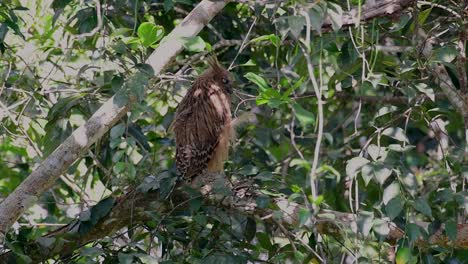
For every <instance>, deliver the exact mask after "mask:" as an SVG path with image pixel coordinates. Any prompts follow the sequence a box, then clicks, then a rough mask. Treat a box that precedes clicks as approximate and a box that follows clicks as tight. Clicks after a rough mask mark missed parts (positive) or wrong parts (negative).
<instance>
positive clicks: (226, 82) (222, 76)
mask: <svg viewBox="0 0 468 264" xmlns="http://www.w3.org/2000/svg"><path fill="white" fill-rule="evenodd" d="M208 64H209V65H210V69H208V74H209V75H210V78H211V79H212V80H213V81H214V82H215V83H216V84H217V85H218V86H219V87H221V88H222V89H223V90H224V92H226V93H229V94H232V88H233V87H232V86H233V83H232V76H231V74H230V73H229V71H228V70H226V69H225V68H224V67H223V66H222V65H221V64H220V63H219V62H218V60H217V59H216V57H215V56H212V57H209V58H208Z"/></svg>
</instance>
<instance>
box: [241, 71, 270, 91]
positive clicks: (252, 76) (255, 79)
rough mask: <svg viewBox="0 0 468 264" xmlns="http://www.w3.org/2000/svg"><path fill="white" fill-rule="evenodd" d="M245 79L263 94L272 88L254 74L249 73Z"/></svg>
mask: <svg viewBox="0 0 468 264" xmlns="http://www.w3.org/2000/svg"><path fill="white" fill-rule="evenodd" d="M244 77H245V78H247V80H249V81H251V82H253V83H254V84H256V85H257V86H258V88H260V91H262V92H265V91H266V90H268V89H270V86H269V85H268V83H267V82H266V81H265V79H263V78H262V77H260V76H259V75H257V74H255V73H253V72H248V73H247V74H245V75H244Z"/></svg>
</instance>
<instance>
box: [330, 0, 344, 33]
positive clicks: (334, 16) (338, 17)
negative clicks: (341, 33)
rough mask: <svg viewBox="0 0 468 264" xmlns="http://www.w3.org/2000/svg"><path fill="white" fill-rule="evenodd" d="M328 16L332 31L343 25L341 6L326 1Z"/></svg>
mask: <svg viewBox="0 0 468 264" xmlns="http://www.w3.org/2000/svg"><path fill="white" fill-rule="evenodd" d="M327 4H328V9H327V11H328V17H329V18H330V20H331V23H332V28H333V31H338V30H339V29H340V28H341V27H342V26H343V9H342V8H341V6H339V5H337V4H335V3H331V2H327Z"/></svg>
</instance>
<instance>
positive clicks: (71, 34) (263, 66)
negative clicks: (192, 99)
mask: <svg viewBox="0 0 468 264" xmlns="http://www.w3.org/2000/svg"><path fill="white" fill-rule="evenodd" d="M239 2H242V1H239ZM244 2H248V1H244ZM254 2H255V1H252V2H250V3H229V4H228V5H227V6H226V7H225V8H224V9H223V10H222V12H221V13H219V14H218V15H217V16H216V17H215V19H214V20H213V21H211V23H210V25H209V26H208V27H206V28H205V29H204V30H203V31H202V32H201V33H200V34H199V36H197V37H194V38H187V39H184V40H183V41H184V47H185V50H184V51H183V53H181V54H180V55H178V56H177V58H176V59H175V60H174V61H173V62H172V63H171V65H169V66H168V67H167V68H166V69H165V71H166V73H165V74H161V75H160V76H156V78H155V79H154V80H151V81H150V82H149V84H148V89H146V90H145V89H144V87H145V85H147V83H148V80H146V79H145V78H143V79H142V78H141V75H138V73H140V72H144V71H146V70H147V69H148V67H147V66H146V65H145V60H146V59H147V57H148V56H149V55H150V54H151V52H152V51H153V50H154V49H156V48H157V47H158V45H159V43H160V42H161V41H164V39H163V38H164V36H166V35H167V34H168V33H169V32H171V30H172V29H174V27H175V26H176V25H178V24H179V23H180V22H181V20H182V19H183V18H184V17H185V16H186V15H187V14H188V12H190V11H191V10H192V9H193V7H194V6H195V5H196V4H197V3H198V1H193V0H165V1H156V0H144V1H142V0H138V1H127V0H95V1H90V0H82V1H76V0H54V1H52V0H41V1H26V0H10V1H2V2H1V3H0V52H1V54H0V75H1V77H2V78H1V79H0V120H1V123H0V199H1V197H6V196H8V194H9V193H11V192H12V191H13V190H14V189H15V188H16V187H17V186H18V185H19V184H20V183H21V182H22V181H23V180H24V179H25V178H26V177H27V176H28V175H29V173H31V172H32V171H34V170H35V169H36V168H37V166H38V164H39V163H40V162H41V160H43V159H44V158H45V157H46V156H48V155H49V154H50V153H51V152H52V151H53V150H54V149H55V148H56V147H57V146H59V145H60V144H61V142H62V141H63V140H64V139H65V138H66V137H68V136H69V135H70V134H71V132H72V131H73V130H74V129H75V128H77V127H78V126H80V125H82V124H84V122H86V120H87V119H88V118H89V117H90V116H91V115H92V114H93V113H94V112H95V111H96V110H97V109H98V108H99V106H100V105H101V104H102V103H103V102H104V101H105V100H107V99H108V98H109V97H110V96H112V95H114V94H117V95H118V96H121V97H125V96H127V95H128V94H135V95H137V99H138V102H137V103H136V104H134V105H133V107H132V109H131V111H130V112H129V114H128V115H127V116H125V117H124V118H122V120H121V121H120V122H119V123H118V124H117V125H116V126H114V127H113V128H112V129H111V130H110V132H109V133H107V134H106V135H105V137H103V138H101V139H100V140H99V141H98V143H97V144H94V145H93V146H92V147H91V149H90V150H89V151H88V152H87V153H85V154H84V155H83V156H82V157H81V158H80V159H79V160H78V161H77V162H75V163H74V165H73V166H72V167H70V168H68V169H67V171H66V173H64V174H63V175H62V176H61V177H60V180H59V181H58V182H57V183H56V184H55V185H54V187H53V188H52V189H50V190H49V191H48V192H46V193H44V194H43V195H42V197H41V199H40V200H39V201H32V203H33V204H34V205H33V206H32V207H31V209H30V210H29V211H28V213H27V214H25V215H23V216H22V218H21V219H20V220H19V221H18V223H17V224H15V225H14V226H13V228H12V230H11V231H10V232H9V233H8V234H7V241H6V243H5V245H4V248H3V249H4V250H5V251H7V250H12V251H13V252H14V253H15V256H16V259H17V261H18V263H28V262H30V261H31V255H32V254H39V253H37V252H31V251H27V250H25V249H26V246H25V245H27V244H28V243H30V242H31V241H39V243H40V244H41V245H42V246H43V247H45V248H47V247H48V246H50V245H51V244H53V243H59V241H60V239H66V238H44V237H42V236H43V235H44V234H47V233H48V232H50V231H51V230H54V229H56V228H57V225H60V224H66V223H68V222H70V221H72V220H74V219H77V218H78V223H79V224H80V228H79V231H77V232H88V231H89V230H92V227H93V225H94V224H95V223H96V222H97V221H98V220H99V219H101V218H103V217H105V215H106V213H107V212H108V211H109V210H110V208H111V207H112V199H109V198H108V199H105V198H106V197H110V196H118V195H121V194H123V193H125V192H126V190H127V189H128V187H129V186H139V187H140V188H146V190H149V189H151V188H154V187H155V185H157V186H156V187H157V188H160V189H161V192H163V193H168V192H170V191H171V188H172V186H173V183H174V182H175V179H176V176H175V169H174V160H173V156H174V143H173V140H172V137H171V134H170V132H169V126H170V124H171V121H172V118H173V116H174V112H175V109H176V106H177V104H178V102H179V101H180V100H181V98H182V96H183V95H184V93H185V91H186V89H187V88H188V87H189V86H190V84H191V81H193V80H194V79H195V78H196V76H197V75H198V74H199V73H201V72H202V71H203V70H204V69H206V67H207V64H206V63H205V62H206V58H207V56H210V55H213V54H214V55H216V56H217V58H218V60H219V61H220V62H221V63H222V64H224V65H225V66H226V67H229V66H230V65H231V63H232V67H231V72H232V74H233V76H234V78H235V80H236V91H235V96H234V97H233V105H232V112H233V115H234V116H240V115H241V114H242V113H244V112H249V111H250V112H253V113H255V120H251V121H252V122H248V123H246V124H243V125H241V126H240V127H239V128H238V129H237V139H236V140H235V143H234V148H233V150H232V151H231V153H230V158H229V161H228V162H227V163H226V174H227V175H228V176H229V177H231V179H233V180H236V179H237V180H242V179H246V178H250V179H253V180H254V182H255V185H256V186H257V187H258V188H259V190H260V192H261V193H262V195H260V196H259V197H257V199H256V202H257V204H258V206H259V207H261V208H270V209H272V210H273V212H274V213H273V214H272V215H270V216H268V217H265V216H258V215H257V216H253V215H243V214H238V213H233V212H232V211H230V210H229V209H225V208H221V207H217V206H216V205H205V204H204V203H203V202H202V198H200V197H199V196H196V194H194V196H193V197H192V198H191V199H190V200H188V201H187V204H188V207H187V208H186V210H182V211H180V210H179V211H176V212H171V213H167V214H163V215H161V214H157V213H155V212H148V215H149V216H150V218H149V219H148V221H146V222H145V223H144V224H141V225H140V224H138V225H133V224H131V223H130V224H129V226H128V228H127V229H125V230H120V231H119V232H117V233H115V234H109V236H108V237H103V238H102V239H100V240H97V241H93V242H92V243H89V244H87V245H84V246H82V247H77V249H76V250H75V251H74V254H73V255H71V256H67V258H65V259H61V260H60V261H62V262H70V261H71V262H73V263H75V262H76V263H94V262H96V261H102V262H104V263H117V262H120V263H132V262H135V263H140V262H145V263H154V261H156V260H157V261H165V262H164V263H182V262H185V263H245V262H247V261H250V262H252V263H254V262H258V263H262V262H267V263H285V262H291V263H317V262H321V260H326V261H327V262H330V263H338V262H340V261H345V262H348V261H353V260H354V259H355V258H357V261H358V262H366V263H367V262H369V263H370V262H393V261H395V259H396V261H397V262H398V263H416V262H424V263H462V262H463V259H465V260H466V259H467V258H468V256H467V255H466V251H463V250H462V249H457V248H455V247H453V245H452V240H455V239H456V237H457V223H458V224H460V223H465V221H466V220H465V219H466V207H465V205H466V204H467V196H466V191H465V185H466V179H467V175H468V167H467V166H466V159H467V158H466V157H467V155H466V153H467V152H466V140H465V131H464V122H463V118H462V116H463V113H460V112H459V111H457V109H456V108H455V107H454V106H453V105H452V104H451V101H450V100H448V99H447V97H446V94H445V93H443V90H442V89H441V86H442V85H441V84H440V79H439V78H440V76H438V75H437V74H435V72H434V68H433V66H434V65H437V64H439V65H443V66H444V67H445V70H446V71H447V72H448V76H449V80H450V81H451V82H452V83H453V85H454V88H455V89H456V90H457V91H464V90H465V89H466V88H465V87H466V85H467V80H466V36H467V35H468V33H467V32H466V28H467V18H466V17H467V9H466V1H465V3H462V2H463V1H443V0H437V1H436V0H434V1H432V2H434V3H436V5H432V4H431V3H430V2H427V1H414V4H412V5H411V6H409V7H408V8H407V9H405V10H403V11H401V12H400V13H399V14H397V15H391V16H383V17H380V18H375V19H372V20H366V21H364V22H363V23H362V24H358V25H351V26H349V25H343V24H346V23H348V22H347V21H345V20H344V17H345V16H344V14H345V13H346V11H348V10H350V9H353V8H354V9H356V10H360V11H362V14H361V12H357V13H356V15H357V16H361V15H362V16H363V19H364V18H365V15H367V14H365V13H364V11H365V10H363V9H362V5H363V4H364V3H363V2H361V1H359V0H353V1H347V2H346V1H320V0H319V1H314V2H312V1H300V0H297V1H293V0H291V1H258V2H261V3H257V4H255V3H254ZM377 2H378V1H377ZM265 3H266V4H265ZM366 19H367V18H366ZM324 24H326V25H324ZM463 57H464V58H465V61H464V60H463ZM135 73H136V77H135ZM130 76H133V78H130ZM317 92H318V93H319V94H321V96H320V95H319V96H318V94H317ZM319 101H320V102H321V103H320V102H319ZM320 104H322V107H321V108H323V109H322V110H323V113H322V115H321V114H320V113H319V112H322V110H318V108H319V105H320ZM467 122H468V121H467ZM317 141H318V142H319V143H320V148H316V143H317ZM314 151H316V152H315V154H314ZM314 161H315V162H318V163H317V165H316V166H315V165H314ZM154 178H157V179H160V180H161V179H162V180H164V184H160V183H161V182H160V181H158V182H157V183H155V182H154ZM311 183H312V184H314V186H315V188H313V189H315V190H312V189H311ZM277 197H282V198H285V199H287V200H289V201H294V202H297V203H299V204H301V205H304V206H305V207H304V208H310V210H309V209H301V210H300V211H299V212H298V218H299V220H300V221H299V223H298V224H297V225H294V226H283V225H282V224H280V223H279V220H280V219H281V218H282V217H284V215H283V213H282V212H281V211H280V210H279V209H278V208H277V206H276V205H275V204H274V202H273V201H274V199H275V198H277ZM96 204H97V205H96ZM93 205H96V206H94V207H93V208H92V210H90V211H88V210H87V209H89V208H91V207H92V206H93ZM312 208H314V209H315V210H312ZM320 209H328V210H330V212H335V211H337V212H347V213H353V214H356V217H357V221H352V220H350V222H349V225H340V226H337V228H338V231H337V232H332V233H333V234H331V233H328V234H327V233H320V232H319V230H317V229H316V228H314V226H313V225H310V224H308V223H307V222H308V221H310V219H314V217H315V216H316V214H317V213H319V212H320ZM327 212H328V211H327ZM322 217H324V216H322ZM325 217H326V216H325ZM330 217H332V216H330ZM266 218H270V219H269V220H268V219H266ZM389 221H392V222H393V223H395V224H396V225H397V226H398V227H399V228H400V229H401V230H402V231H404V232H405V234H404V236H403V237H401V238H400V239H397V240H396V241H391V240H389V239H386V237H387V235H388V233H389V231H390V230H389V227H388V222H389ZM420 223H426V225H421V224H420ZM441 226H443V227H444V229H443V230H444V231H443V234H445V235H446V236H447V237H448V240H447V241H446V243H445V245H444V246H441V245H440V244H439V245H430V244H424V243H422V242H421V240H422V241H428V240H429V238H430V237H431V236H432V235H433V234H434V233H435V232H436V231H438V230H439V229H440V227H441ZM356 232H357V235H356ZM394 246H396V247H394ZM39 252H40V250H39ZM316 254H317V255H316Z"/></svg>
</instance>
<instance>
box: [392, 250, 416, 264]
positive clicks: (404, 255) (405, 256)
mask: <svg viewBox="0 0 468 264" xmlns="http://www.w3.org/2000/svg"><path fill="white" fill-rule="evenodd" d="M411 257H412V256H411V250H410V249H409V248H407V247H400V248H398V251H397V254H396V259H395V261H396V264H407V263H409V262H410V260H411Z"/></svg>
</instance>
